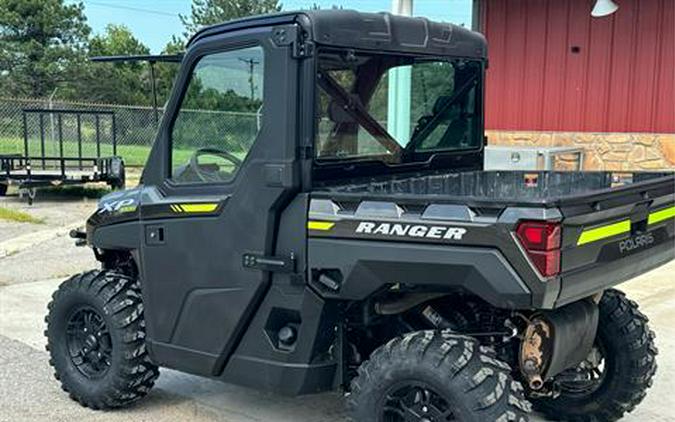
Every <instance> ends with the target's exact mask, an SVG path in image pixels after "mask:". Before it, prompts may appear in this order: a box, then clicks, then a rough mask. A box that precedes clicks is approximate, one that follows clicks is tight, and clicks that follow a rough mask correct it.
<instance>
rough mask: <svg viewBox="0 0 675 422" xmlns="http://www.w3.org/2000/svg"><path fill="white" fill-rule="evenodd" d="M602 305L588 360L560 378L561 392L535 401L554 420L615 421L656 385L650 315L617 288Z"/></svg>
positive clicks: (606, 293)
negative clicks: (646, 314)
mask: <svg viewBox="0 0 675 422" xmlns="http://www.w3.org/2000/svg"><path fill="white" fill-rule="evenodd" d="M599 307H600V321H599V326H598V335H597V338H596V342H595V346H594V347H593V350H592V351H591V353H590V354H589V356H588V358H587V359H586V360H585V361H584V362H582V363H581V364H579V365H578V366H577V367H576V368H573V369H571V370H567V371H565V372H563V373H562V374H560V375H558V376H557V377H556V379H555V382H556V384H557V386H558V389H559V391H560V396H558V397H557V398H555V399H551V398H545V399H533V402H534V405H535V407H536V408H537V409H538V410H540V411H541V412H542V413H544V414H545V415H546V416H547V417H549V418H550V419H554V420H570V421H579V422H582V421H583V422H585V421H589V422H591V421H616V420H619V419H621V417H623V415H624V413H626V412H630V411H632V410H633V409H634V408H635V407H636V406H637V405H638V404H639V403H640V402H641V401H642V399H644V397H645V395H646V390H647V389H648V388H649V387H650V386H651V385H652V378H653V376H654V374H655V372H656V354H657V350H656V347H655V346H654V333H653V332H652V331H651V330H650V329H649V327H648V325H647V321H648V319H647V317H646V316H645V315H644V314H642V313H641V312H640V311H639V310H638V306H637V304H636V303H635V302H633V301H631V300H629V299H627V298H626V297H625V295H624V294H623V293H622V292H620V291H618V290H608V291H606V292H605V293H604V295H603V297H602V300H601V302H600V305H599Z"/></svg>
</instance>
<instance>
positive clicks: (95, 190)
mask: <svg viewBox="0 0 675 422" xmlns="http://www.w3.org/2000/svg"><path fill="white" fill-rule="evenodd" d="M110 192H111V190H110V188H108V187H107V186H97V185H96V186H95V185H89V186H87V185H85V186H57V187H52V188H50V189H49V191H48V193H47V194H48V195H55V196H62V197H73V198H89V199H98V198H101V197H102V196H104V195H106V194H109V193H110Z"/></svg>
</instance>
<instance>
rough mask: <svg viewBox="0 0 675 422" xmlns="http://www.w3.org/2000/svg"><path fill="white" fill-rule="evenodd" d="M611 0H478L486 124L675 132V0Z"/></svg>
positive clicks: (491, 126) (514, 127) (495, 126)
mask: <svg viewBox="0 0 675 422" xmlns="http://www.w3.org/2000/svg"><path fill="white" fill-rule="evenodd" d="M615 1H616V3H617V4H618V5H619V10H618V11H617V12H616V13H614V14H613V15H611V16H608V17H604V18H592V17H591V15H590V12H591V8H592V6H593V4H594V3H595V0H482V4H481V9H480V11H481V28H482V30H483V32H484V33H485V35H486V37H487V39H488V44H489V57H490V68H489V70H488V77H487V103H486V118H487V123H486V125H487V128H488V129H504V130H556V131H582V132H586V131H590V132H656V133H673V132H675V0H615ZM573 47H578V48H579V52H578V53H574V52H572V48H573Z"/></svg>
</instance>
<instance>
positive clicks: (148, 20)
mask: <svg viewBox="0 0 675 422" xmlns="http://www.w3.org/2000/svg"><path fill="white" fill-rule="evenodd" d="M66 1H67V3H77V2H82V3H84V6H85V14H86V16H87V20H88V22H89V25H90V26H91V27H92V29H93V31H94V33H101V32H103V31H104V30H105V27H106V25H107V24H109V23H114V24H124V25H126V26H127V27H129V29H131V31H132V32H133V33H134V35H135V36H136V37H137V38H138V39H140V40H141V41H142V42H143V43H144V44H145V45H147V46H148V47H150V50H151V52H152V53H160V52H161V51H162V49H163V48H164V46H165V45H166V43H167V42H168V41H169V40H170V39H171V36H172V35H174V34H176V35H179V34H181V33H182V32H183V26H182V24H181V22H180V19H179V18H178V15H179V14H183V15H187V14H189V13H190V4H191V1H190V0H66ZM281 3H282V5H283V8H284V10H296V9H307V8H309V7H310V6H311V5H312V4H317V5H319V6H320V7H321V8H322V9H330V8H331V7H332V6H333V5H336V6H342V7H343V8H345V9H356V10H361V11H364V12H381V11H389V10H390V9H391V0H360V1H359V0H309V1H307V0H281ZM471 3H472V1H471V0H415V1H414V10H413V13H414V15H415V16H426V17H428V18H430V19H433V20H438V21H444V22H452V23H456V24H464V25H465V26H467V27H470V26H471Z"/></svg>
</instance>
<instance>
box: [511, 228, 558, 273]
mask: <svg viewBox="0 0 675 422" xmlns="http://www.w3.org/2000/svg"><path fill="white" fill-rule="evenodd" d="M516 236H517V237H518V240H519V241H520V244H521V245H522V246H523V249H525V253H527V256H528V258H529V259H530V262H532V264H533V265H534V266H535V267H536V268H537V270H538V271H539V273H540V274H541V275H542V276H543V277H553V276H555V275H557V274H558V273H560V223H555V222H551V221H523V222H521V223H520V224H518V227H517V228H516Z"/></svg>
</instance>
